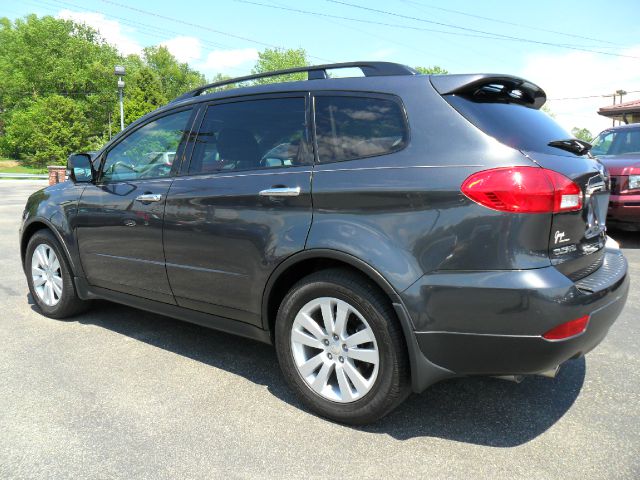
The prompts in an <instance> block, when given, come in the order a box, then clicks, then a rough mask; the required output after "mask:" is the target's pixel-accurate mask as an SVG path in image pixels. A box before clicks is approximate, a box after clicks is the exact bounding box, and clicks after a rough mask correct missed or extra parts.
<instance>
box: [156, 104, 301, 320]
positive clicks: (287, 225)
mask: <svg viewBox="0 0 640 480" xmlns="http://www.w3.org/2000/svg"><path fill="white" fill-rule="evenodd" d="M203 108H205V109H206V110H205V112H204V115H203V120H202V124H201V127H200V129H199V131H198V135H197V137H196V141H195V145H194V148H193V153H192V155H191V161H190V164H189V165H188V168H187V169H186V171H184V172H182V173H183V175H181V176H178V177H177V178H176V180H175V181H174V183H173V184H172V185H171V188H170V190H169V195H168V197H167V206H166V212H165V231H164V241H165V255H166V261H167V273H168V276H169V282H170V285H171V288H172V290H173V293H174V295H175V298H176V302H177V303H178V305H180V306H183V307H187V308H191V309H194V310H199V311H204V312H208V313H213V314H216V315H219V316H223V317H227V318H232V319H236V320H241V321H244V322H248V323H252V324H256V325H260V309H261V301H262V293H263V290H264V287H265V284H266V282H267V279H268V278H269V275H270V273H271V272H272V271H273V269H274V268H275V267H276V266H277V265H278V264H279V263H280V262H281V261H282V260H283V259H285V258H286V257H287V256H289V255H291V254H293V253H295V252H298V251H300V250H303V249H304V245H305V241H306V238H307V234H308V232H309V227H310V225H311V170H312V168H311V167H312V163H313V159H312V151H311V149H310V148H309V147H308V145H309V141H308V135H307V127H306V125H307V118H308V111H307V110H308V100H307V97H306V96H305V95H304V94H300V93H297V94H291V95H279V96H266V97H261V98H259V99H251V100H243V101H238V100H235V101H227V102H224V103H216V104H212V105H205V106H203Z"/></svg>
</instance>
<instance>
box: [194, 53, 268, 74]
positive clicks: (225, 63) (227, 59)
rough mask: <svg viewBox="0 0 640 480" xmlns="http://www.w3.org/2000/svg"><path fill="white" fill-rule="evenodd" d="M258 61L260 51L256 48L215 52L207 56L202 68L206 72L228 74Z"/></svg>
mask: <svg viewBox="0 0 640 480" xmlns="http://www.w3.org/2000/svg"><path fill="white" fill-rule="evenodd" d="M257 59H258V50H256V49H255V48H242V49H238V50H214V51H212V52H210V53H209V55H207V59H206V60H205V62H204V63H203V64H202V65H201V66H200V68H201V69H203V70H205V71H206V72H214V73H218V72H220V73H226V71H227V70H229V69H234V68H236V67H240V66H243V65H246V64H247V63H249V62H255V61H256V60H257Z"/></svg>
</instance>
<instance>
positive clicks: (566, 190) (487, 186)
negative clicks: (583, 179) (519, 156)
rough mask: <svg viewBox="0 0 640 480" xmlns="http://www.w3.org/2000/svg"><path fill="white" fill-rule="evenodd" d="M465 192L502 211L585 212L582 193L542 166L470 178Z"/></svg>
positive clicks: (483, 173) (464, 188)
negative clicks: (582, 210) (581, 210)
mask: <svg viewBox="0 0 640 480" xmlns="http://www.w3.org/2000/svg"><path fill="white" fill-rule="evenodd" d="M460 190H462V193H464V194H465V195H466V196H467V197H469V198H470V199H471V200H473V201H474V202H476V203H479V204H480V205H483V206H485V207H487V208H491V209H493V210H499V211H501V212H515V213H560V212H573V211H575V210H580V209H582V190H580V187H579V186H578V185H577V184H576V183H575V182H572V181H571V180H570V179H568V178H567V177H565V176H564V175H562V174H560V173H558V172H554V171H553V170H548V169H546V168H540V167H506V168H493V169H491V170H483V171H481V172H477V173H474V174H473V175H471V176H470V177H469V178H467V179H466V180H465V181H464V183H463V184H462V187H461V188H460Z"/></svg>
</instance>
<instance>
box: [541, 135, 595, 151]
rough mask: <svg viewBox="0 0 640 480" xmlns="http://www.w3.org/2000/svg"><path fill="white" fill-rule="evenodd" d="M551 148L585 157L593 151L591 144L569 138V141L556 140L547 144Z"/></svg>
mask: <svg viewBox="0 0 640 480" xmlns="http://www.w3.org/2000/svg"><path fill="white" fill-rule="evenodd" d="M547 145H549V146H550V147H556V148H560V149H562V150H566V151H567V152H571V153H575V154H576V155H585V154H586V153H587V152H588V151H589V150H591V147H592V145H591V144H590V143H589V142H585V141H583V140H578V139H577V138H569V139H567V140H554V141H553V142H549V143H547Z"/></svg>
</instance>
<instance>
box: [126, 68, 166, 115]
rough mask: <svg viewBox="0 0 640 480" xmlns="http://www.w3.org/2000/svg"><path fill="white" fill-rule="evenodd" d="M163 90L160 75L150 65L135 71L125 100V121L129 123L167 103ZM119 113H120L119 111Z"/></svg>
mask: <svg viewBox="0 0 640 480" xmlns="http://www.w3.org/2000/svg"><path fill="white" fill-rule="evenodd" d="M167 101H168V100H167V97H165V96H164V94H163V92H162V81H161V80H160V76H159V75H158V74H157V73H156V72H155V71H153V70H152V69H151V68H150V67H142V68H141V69H140V70H138V71H137V72H135V73H134V74H133V75H132V77H131V80H130V85H129V86H128V88H127V95H126V97H125V100H124V123H125V125H128V124H130V123H132V122H134V121H136V120H137V119H138V118H140V117H142V116H143V115H146V114H147V113H149V112H151V111H153V110H155V109H156V108H158V107H160V106H162V105H164V104H165V103H167ZM118 115H119V113H118Z"/></svg>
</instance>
